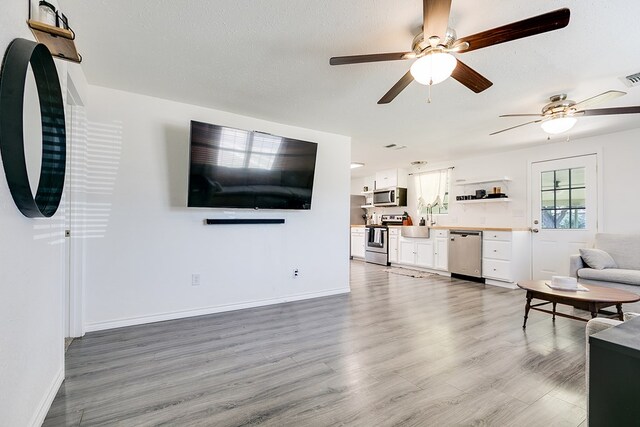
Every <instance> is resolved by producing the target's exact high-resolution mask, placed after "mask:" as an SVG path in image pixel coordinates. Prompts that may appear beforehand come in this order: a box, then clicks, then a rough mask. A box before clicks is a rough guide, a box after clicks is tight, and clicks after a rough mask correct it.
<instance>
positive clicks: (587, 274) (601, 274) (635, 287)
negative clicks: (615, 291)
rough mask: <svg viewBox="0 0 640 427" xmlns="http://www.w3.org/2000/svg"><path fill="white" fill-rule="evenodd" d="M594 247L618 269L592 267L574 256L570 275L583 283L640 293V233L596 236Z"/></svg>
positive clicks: (601, 234)
mask: <svg viewBox="0 0 640 427" xmlns="http://www.w3.org/2000/svg"><path fill="white" fill-rule="evenodd" d="M594 247H595V248H596V249H601V250H603V251H605V252H607V253H608V254H609V255H611V258H613V260H614V261H615V263H616V264H617V268H604V269H601V270H598V269H595V268H590V267H589V266H588V265H587V264H586V263H585V262H584V261H583V259H582V257H581V256H580V255H572V256H571V259H570V266H569V275H570V276H573V277H575V278H577V279H578V281H579V282H580V283H585V284H593V285H602V286H610V287H614V288H619V289H624V290H627V291H630V292H633V293H636V294H640V234H609V233H598V234H596V239H595V244H594Z"/></svg>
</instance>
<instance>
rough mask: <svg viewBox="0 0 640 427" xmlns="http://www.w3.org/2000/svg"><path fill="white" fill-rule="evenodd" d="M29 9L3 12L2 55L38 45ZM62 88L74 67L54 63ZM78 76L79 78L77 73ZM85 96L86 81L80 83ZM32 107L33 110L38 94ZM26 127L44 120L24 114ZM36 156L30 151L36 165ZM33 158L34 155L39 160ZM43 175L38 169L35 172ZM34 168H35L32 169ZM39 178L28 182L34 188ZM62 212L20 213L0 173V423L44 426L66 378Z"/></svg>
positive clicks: (18, 6) (8, 6) (9, 7)
mask: <svg viewBox="0 0 640 427" xmlns="http://www.w3.org/2000/svg"><path fill="white" fill-rule="evenodd" d="M27 15H28V13H27V3H26V2H24V1H17V0H11V1H5V2H3V4H2V13H0V51H1V53H2V55H4V53H5V51H6V48H7V46H8V44H9V43H10V42H11V41H12V40H13V39H14V38H18V37H20V38H25V39H29V40H33V36H32V35H31V32H30V31H29V29H28V28H27V25H26V23H25V22H26V20H27ZM56 65H57V66H58V71H59V74H60V75H61V76H62V77H63V78H62V79H61V84H62V85H63V92H64V87H65V86H66V77H67V70H69V69H70V68H69V67H72V68H73V67H77V66H67V65H66V64H64V63H60V62H59V61H56ZM74 72H75V73H76V75H81V74H82V72H81V71H79V67H78V69H77V70H74ZM77 86H78V87H79V88H80V89H79V90H80V91H82V82H79V83H77ZM30 93H31V96H29V97H28V99H27V101H28V102H29V103H31V104H32V105H35V102H37V101H36V99H37V98H35V97H36V95H35V89H34V90H32V91H31V92H30ZM27 110H28V111H29V114H27V117H25V124H26V128H39V120H40V117H39V115H37V109H36V114H30V113H31V112H32V110H33V109H32V108H28V109H27ZM39 150H41V149H40V148H37V147H36V149H35V150H26V152H27V155H28V156H29V155H31V156H35V157H37V158H36V159H34V158H31V157H29V158H28V159H27V160H31V161H32V162H31V163H35V164H36V165H37V164H39V160H38V158H39ZM34 153H35V154H34ZM36 169H37V171H39V167H36ZM31 170H32V168H30V171H31ZM37 179H38V177H37V172H36V175H35V176H31V180H32V181H34V182H35V183H37ZM63 224H64V213H63V212H62V210H59V211H58V213H56V215H55V216H54V217H53V218H51V219H38V220H34V219H28V218H25V217H24V216H23V215H22V214H21V213H20V212H19V211H18V209H17V208H16V206H15V204H14V202H13V199H12V198H11V194H10V192H9V188H8V186H7V182H6V178H5V175H4V172H0V235H1V236H2V239H1V241H0V262H1V266H0V284H1V285H0V396H1V398H0V424H1V425H6V426H28V425H39V424H40V423H41V422H42V421H43V420H44V417H45V415H46V413H47V411H48V409H49V406H50V404H51V402H52V400H53V398H54V396H55V393H56V392H57V390H58V387H59V385H60V383H61V382H62V379H63V375H64V333H63V327H62V325H63V303H62V294H63V285H64V270H63V268H62V267H63V259H64V258H63V256H64V245H62V244H54V243H53V241H54V240H56V239H58V240H59V239H60V237H62V238H63V233H64V227H63Z"/></svg>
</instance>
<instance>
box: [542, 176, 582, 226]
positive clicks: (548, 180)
mask: <svg viewBox="0 0 640 427" xmlns="http://www.w3.org/2000/svg"><path fill="white" fill-rule="evenodd" d="M540 177H541V178H540V179H541V186H540V187H541V193H542V194H541V198H540V200H541V207H540V208H541V218H542V228H545V229H583V228H585V227H586V209H585V207H586V206H585V191H586V188H585V168H583V167H582V168H573V169H559V170H553V171H546V172H542V173H541V174H540Z"/></svg>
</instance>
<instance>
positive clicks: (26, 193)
mask: <svg viewBox="0 0 640 427" xmlns="http://www.w3.org/2000/svg"><path fill="white" fill-rule="evenodd" d="M29 65H31V70H32V71H33V76H34V78H35V83H36V88H37V91H38V100H39V103H40V122H41V125H42V162H41V166H40V180H39V181H38V190H37V191H36V196H35V197H34V196H33V193H32V191H31V186H30V184H29V175H28V173H27V162H26V159H25V152H24V147H25V141H24V127H23V126H24V92H25V81H26V77H27V71H28V69H29ZM29 143H31V142H29ZM0 153H1V154H2V163H3V165H4V173H5V175H6V177H7V183H8V184H9V191H10V192H11V196H12V197H13V200H14V202H15V203H16V206H17V207H18V209H19V210H20V212H22V214H23V215H24V216H26V217H29V218H36V217H50V216H52V215H53V214H55V213H56V210H58V206H59V205H60V199H61V197H62V190H63V187H64V176H65V166H66V157H67V138H66V131H65V119H64V103H63V100H62V90H61V89H60V80H59V79H58V72H57V70H56V66H55V64H54V63H53V58H52V57H51V53H50V52H49V49H47V47H46V46H45V45H43V44H39V43H36V42H33V41H31V40H26V39H15V40H13V41H12V42H11V43H10V44H9V47H8V48H7V51H6V52H5V55H4V60H3V62H2V70H1V71H0Z"/></svg>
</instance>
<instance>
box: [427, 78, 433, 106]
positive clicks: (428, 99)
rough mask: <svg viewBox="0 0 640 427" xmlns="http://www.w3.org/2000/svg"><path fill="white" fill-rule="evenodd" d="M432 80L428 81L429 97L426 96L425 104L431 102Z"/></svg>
mask: <svg viewBox="0 0 640 427" xmlns="http://www.w3.org/2000/svg"><path fill="white" fill-rule="evenodd" d="M432 83H433V81H432V82H431V83H429V97H428V98H427V104H431V85H432Z"/></svg>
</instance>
